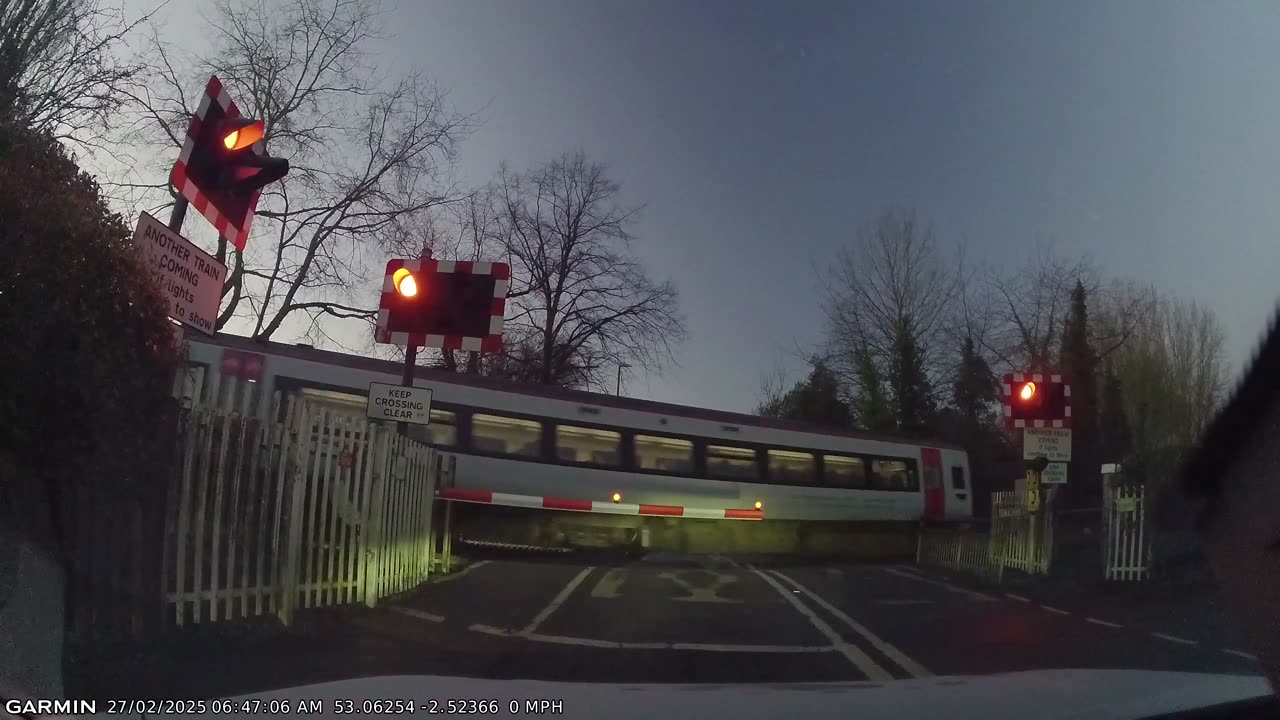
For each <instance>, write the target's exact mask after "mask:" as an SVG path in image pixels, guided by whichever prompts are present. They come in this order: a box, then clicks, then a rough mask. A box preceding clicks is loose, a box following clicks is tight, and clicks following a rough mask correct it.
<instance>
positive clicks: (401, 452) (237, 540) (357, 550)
mask: <svg viewBox="0 0 1280 720" xmlns="http://www.w3.org/2000/svg"><path fill="white" fill-rule="evenodd" d="M279 403H280V399H279V397H277V398H276V399H275V403H274V406H275V407H276V408H277V409H278V407H279ZM271 417H272V418H275V417H278V414H276V413H273V414H272V415H271ZM179 447H180V450H181V455H180V457H181V467H180V472H179V477H178V482H176V483H174V485H173V488H172V492H171V494H170V499H169V510H168V513H167V518H166V520H167V528H166V530H167V532H166V548H165V551H166V556H165V565H164V568H165V573H166V577H165V578H164V580H163V581H164V587H165V588H166V597H167V601H168V607H169V610H168V611H166V613H169V612H171V613H172V617H173V619H174V622H176V623H177V624H179V625H182V624H186V623H188V622H191V623H202V622H211V621H212V622H216V621H219V620H225V619H229V618H232V617H249V616H253V615H261V614H264V613H274V614H276V615H277V616H278V617H279V618H280V619H281V620H282V621H283V622H285V623H289V622H291V620H292V617H293V613H294V611H295V610H296V609H297V608H311V607H321V606H328V605H338V604H345V603H358V602H364V603H366V604H368V605H371V606H372V605H374V604H375V603H376V602H377V600H378V599H379V598H382V597H386V596H388V595H391V594H395V593H398V592H402V591H405V590H408V589H411V588H413V587H415V586H416V585H418V584H420V583H422V582H424V581H425V580H426V579H427V575H428V573H429V571H430V568H431V566H432V561H433V553H434V552H435V547H434V537H433V534H432V508H433V505H434V499H435V489H436V487H437V483H438V482H439V481H440V479H441V476H442V475H444V474H448V473H452V471H453V468H454V465H453V463H452V459H451V458H450V462H444V458H443V457H442V456H441V455H439V454H438V453H437V452H436V451H435V450H433V449H431V448H429V447H427V446H426V445H423V444H421V443H418V442H415V441H413V440H410V439H408V438H405V437H402V436H399V435H397V434H396V432H395V430H394V429H392V428H389V427H385V426H382V425H378V424H374V423H370V422H369V421H368V420H367V419H366V418H364V417H362V416H358V415H351V414H348V413H344V412H341V411H340V410H338V409H335V408H330V407H325V406H322V405H314V404H311V403H307V402H303V401H298V400H289V401H286V413H285V420H284V421H283V422H269V421H260V420H257V419H253V418H244V417H241V416H238V415H235V414H228V413H227V412H226V411H223V410H219V409H210V408H196V409H192V410H190V411H188V413H187V414H186V416H185V417H184V420H183V427H182V428H181V430H180V435H179Z"/></svg>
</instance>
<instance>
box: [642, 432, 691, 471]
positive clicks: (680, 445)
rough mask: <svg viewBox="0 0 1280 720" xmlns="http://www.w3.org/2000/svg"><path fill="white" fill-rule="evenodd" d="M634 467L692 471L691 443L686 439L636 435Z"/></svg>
mask: <svg viewBox="0 0 1280 720" xmlns="http://www.w3.org/2000/svg"><path fill="white" fill-rule="evenodd" d="M635 441H636V467H639V468H642V469H644V470H666V471H668V472H677V473H690V472H693V443H691V442H689V441H688V440H678V439H676V438H669V437H658V436H656V435H636V437H635Z"/></svg>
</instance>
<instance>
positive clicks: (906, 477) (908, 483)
mask: <svg viewBox="0 0 1280 720" xmlns="http://www.w3.org/2000/svg"><path fill="white" fill-rule="evenodd" d="M871 472H872V474H873V475H874V477H875V481H876V489H878V490H918V489H919V487H918V486H917V485H916V481H915V477H914V476H913V475H912V473H911V470H910V468H908V467H907V464H906V463H905V462H903V461H902V460H872V461H871Z"/></svg>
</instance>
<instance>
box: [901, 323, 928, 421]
mask: <svg viewBox="0 0 1280 720" xmlns="http://www.w3.org/2000/svg"><path fill="white" fill-rule="evenodd" d="M910 327H911V323H910V318H909V317H907V318H904V319H903V320H902V321H900V322H899V323H898V331H897V333H896V334H895V337H894V347H893V358H892V360H891V362H890V386H891V387H892V389H893V410H894V415H895V419H896V421H897V429H898V431H899V432H901V433H903V434H904V435H912V436H921V435H924V434H926V433H927V432H928V430H929V425H930V421H931V420H932V419H933V415H934V408H933V401H932V388H931V387H930V386H929V379H928V377H927V376H926V375H925V371H924V365H923V363H922V361H921V357H920V351H919V348H918V347H917V346H916V341H915V337H914V336H913V335H912V333H911V331H910Z"/></svg>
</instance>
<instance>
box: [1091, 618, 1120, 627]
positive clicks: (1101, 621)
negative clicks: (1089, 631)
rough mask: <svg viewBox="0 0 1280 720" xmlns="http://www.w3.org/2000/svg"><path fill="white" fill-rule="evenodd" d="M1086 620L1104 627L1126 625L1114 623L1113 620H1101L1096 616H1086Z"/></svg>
mask: <svg viewBox="0 0 1280 720" xmlns="http://www.w3.org/2000/svg"><path fill="white" fill-rule="evenodd" d="M1084 621H1085V622H1091V623H1093V624H1094V625H1101V626H1103V627H1109V628H1118V627H1124V626H1123V625H1121V624H1120V623H1113V622H1108V621H1106V620H1099V619H1098V618H1095V617H1087V618H1085V619H1084Z"/></svg>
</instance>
